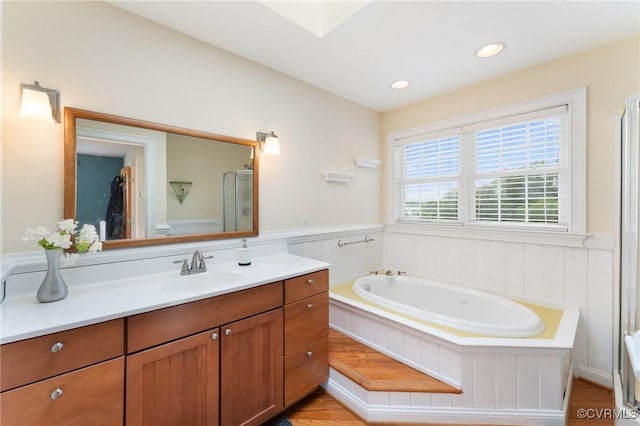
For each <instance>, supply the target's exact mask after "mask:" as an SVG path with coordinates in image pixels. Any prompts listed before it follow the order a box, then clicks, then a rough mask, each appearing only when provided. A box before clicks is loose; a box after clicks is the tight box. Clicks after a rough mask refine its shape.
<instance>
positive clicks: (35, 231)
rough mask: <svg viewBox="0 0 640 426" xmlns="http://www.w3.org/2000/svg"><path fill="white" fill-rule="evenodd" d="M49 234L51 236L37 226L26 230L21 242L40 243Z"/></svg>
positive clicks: (43, 228) (44, 228) (47, 231)
mask: <svg viewBox="0 0 640 426" xmlns="http://www.w3.org/2000/svg"><path fill="white" fill-rule="evenodd" d="M49 234H51V231H49V230H48V229H47V228H46V227H44V226H42V225H38V226H36V227H35V228H27V232H26V233H25V234H24V237H22V241H40V240H41V239H43V238H44V237H46V236H47V235H49Z"/></svg>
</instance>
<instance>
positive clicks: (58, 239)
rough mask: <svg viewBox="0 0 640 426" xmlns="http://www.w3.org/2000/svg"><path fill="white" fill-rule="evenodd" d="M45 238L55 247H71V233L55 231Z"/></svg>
mask: <svg viewBox="0 0 640 426" xmlns="http://www.w3.org/2000/svg"><path fill="white" fill-rule="evenodd" d="M45 240H47V242H48V243H49V244H50V245H51V246H52V247H53V248H56V247H59V248H62V249H68V248H70V247H71V235H69V234H60V233H59V232H53V233H51V234H49V235H48V236H47V237H45Z"/></svg>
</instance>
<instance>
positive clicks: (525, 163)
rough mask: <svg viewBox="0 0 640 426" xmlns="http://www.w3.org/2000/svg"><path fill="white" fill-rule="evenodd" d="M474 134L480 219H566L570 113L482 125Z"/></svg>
mask: <svg viewBox="0 0 640 426" xmlns="http://www.w3.org/2000/svg"><path fill="white" fill-rule="evenodd" d="M552 112H555V113H557V112H558V111H557V110H556V109H554V110H553V111H552ZM471 138H472V139H473V140H474V147H475V150H474V153H475V158H474V160H475V161H474V173H473V176H472V179H473V192H474V194H475V196H474V204H475V206H474V207H475V208H474V209H473V211H474V216H475V217H474V218H473V219H474V220H475V221H481V222H487V221H489V222H522V223H544V224H560V225H565V224H566V179H565V177H566V173H565V171H566V161H565V157H566V155H565V150H566V143H567V118H566V115H551V116H549V115H548V114H547V115H546V116H544V117H540V118H534V119H530V120H528V121H524V122H522V121H521V122H513V123H510V124H507V125H503V126H500V127H491V128H484V129H479V130H477V131H475V132H473V133H472V134H471Z"/></svg>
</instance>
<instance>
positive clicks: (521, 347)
mask: <svg viewBox="0 0 640 426" xmlns="http://www.w3.org/2000/svg"><path fill="white" fill-rule="evenodd" d="M425 304H426V305H425ZM416 305H418V306H419V307H416ZM525 305H526V306H525ZM425 306H426V308H427V309H426V311H427V312H426V313H425V312H424V310H423V309H424V308H425ZM443 307H444V308H446V309H444V310H443V309H442V308H443ZM521 308H524V310H522V309H521ZM472 314H473V315H472ZM422 315H429V316H430V317H429V319H428V320H426V319H421V318H418V317H421V316H422ZM476 315H477V316H478V318H476V317H475V316H476ZM507 316H510V317H511V319H508V320H506V321H502V319H503V318H506V317H507ZM514 318H515V319H514ZM496 319H497V320H496ZM540 319H542V322H543V324H544V331H543V332H539V331H540V330H541V327H542V325H541V324H540V323H539V322H538V321H539V320H540ZM579 320H580V311H579V310H577V309H571V308H564V309H558V308H552V307H548V306H539V305H536V304H534V303H530V302H521V303H516V302H514V301H512V300H510V299H507V298H503V297H499V296H495V295H493V294H489V293H485V292H481V291H476V290H474V289H469V288H464V287H461V286H458V285H455V284H450V283H442V282H438V281H434V280H429V279H427V278H421V277H416V276H406V275H401V276H397V275H396V276H392V277H387V276H385V275H384V274H382V275H371V274H370V275H366V276H362V277H357V278H355V279H354V280H352V281H347V282H343V283H338V284H334V285H332V286H331V289H330V291H329V325H330V327H331V328H332V329H334V330H336V331H338V332H340V333H343V334H345V335H347V336H349V337H351V338H353V339H355V340H358V341H359V342H361V343H363V344H365V345H367V346H370V347H372V348H374V349H376V350H377V351H379V352H382V353H384V354H386V355H388V356H390V357H392V358H395V359H396V360H398V361H400V362H402V363H404V364H406V365H408V366H410V367H412V368H414V369H416V370H418V371H421V372H423V373H425V374H428V375H430V376H432V377H434V378H436V379H438V380H441V381H443V382H445V383H448V384H449V385H451V386H453V387H455V388H458V389H460V390H461V391H462V393H459V394H437V393H434V394H429V393H416V392H402V391H384V390H378V391H370V390H367V389H365V388H363V387H362V386H360V385H359V384H358V382H357V381H354V380H352V379H351V378H349V377H347V376H345V375H343V374H342V373H340V372H339V371H337V370H335V369H333V368H332V367H330V368H329V380H328V381H327V383H326V384H325V388H326V389H327V391H328V392H329V393H330V394H331V395H333V396H334V397H335V398H336V399H338V400H339V401H340V402H341V403H343V404H344V405H345V406H347V407H349V408H350V409H351V410H353V411H354V412H355V413H357V414H358V415H359V416H360V417H361V418H363V419H365V420H367V421H369V422H380V423H385V422H386V423H392V422H403V423H417V424H424V423H425V419H428V420H429V422H432V423H456V424H496V425H497V424H508V425H513V424H519V425H531V426H542V425H545V426H564V424H565V419H566V415H567V412H568V397H567V396H568V395H569V394H570V393H571V391H570V386H571V376H572V362H571V354H572V352H573V345H574V342H575V339H576V333H577V329H578V323H579ZM444 322H446V324H447V325H446V326H445V325H442V323H444ZM516 322H517V323H518V325H517V327H515V328H514V327H512V325H513V324H515V323H516ZM470 323H471V324H473V325H472V327H473V330H475V332H469V331H461V330H460V329H459V327H465V326H468V325H469V324H470ZM479 324H481V325H479ZM476 327H478V328H476ZM496 329H501V330H500V331H496ZM505 330H506V331H505ZM496 333H507V334H508V335H509V336H514V335H519V334H521V335H522V336H524V335H529V334H533V335H532V336H529V337H501V336H498V335H496Z"/></svg>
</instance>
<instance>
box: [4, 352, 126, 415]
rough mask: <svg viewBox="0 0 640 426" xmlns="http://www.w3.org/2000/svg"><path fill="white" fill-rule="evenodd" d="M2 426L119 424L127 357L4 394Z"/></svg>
mask: <svg viewBox="0 0 640 426" xmlns="http://www.w3.org/2000/svg"><path fill="white" fill-rule="evenodd" d="M0 399H1V402H0V413H1V414H0V423H2V424H3V425H48V426H54V425H61V426H62V425H64V426H74V425H77V426H84V425H101V426H110V425H120V426H122V419H123V416H124V357H122V356H121V357H119V358H116V359H113V360H111V361H106V362H103V363H101V364H97V365H93V366H91V367H86V368H83V369H81V370H77V371H74V372H71V373H67V374H63V375H60V376H56V377H53V378H51V379H47V380H43V381H41V382H37V383H33V384H31V385H27V386H23V387H21V388H18V389H13V390H10V391H7V392H4V393H2V394H1V396H0Z"/></svg>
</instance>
